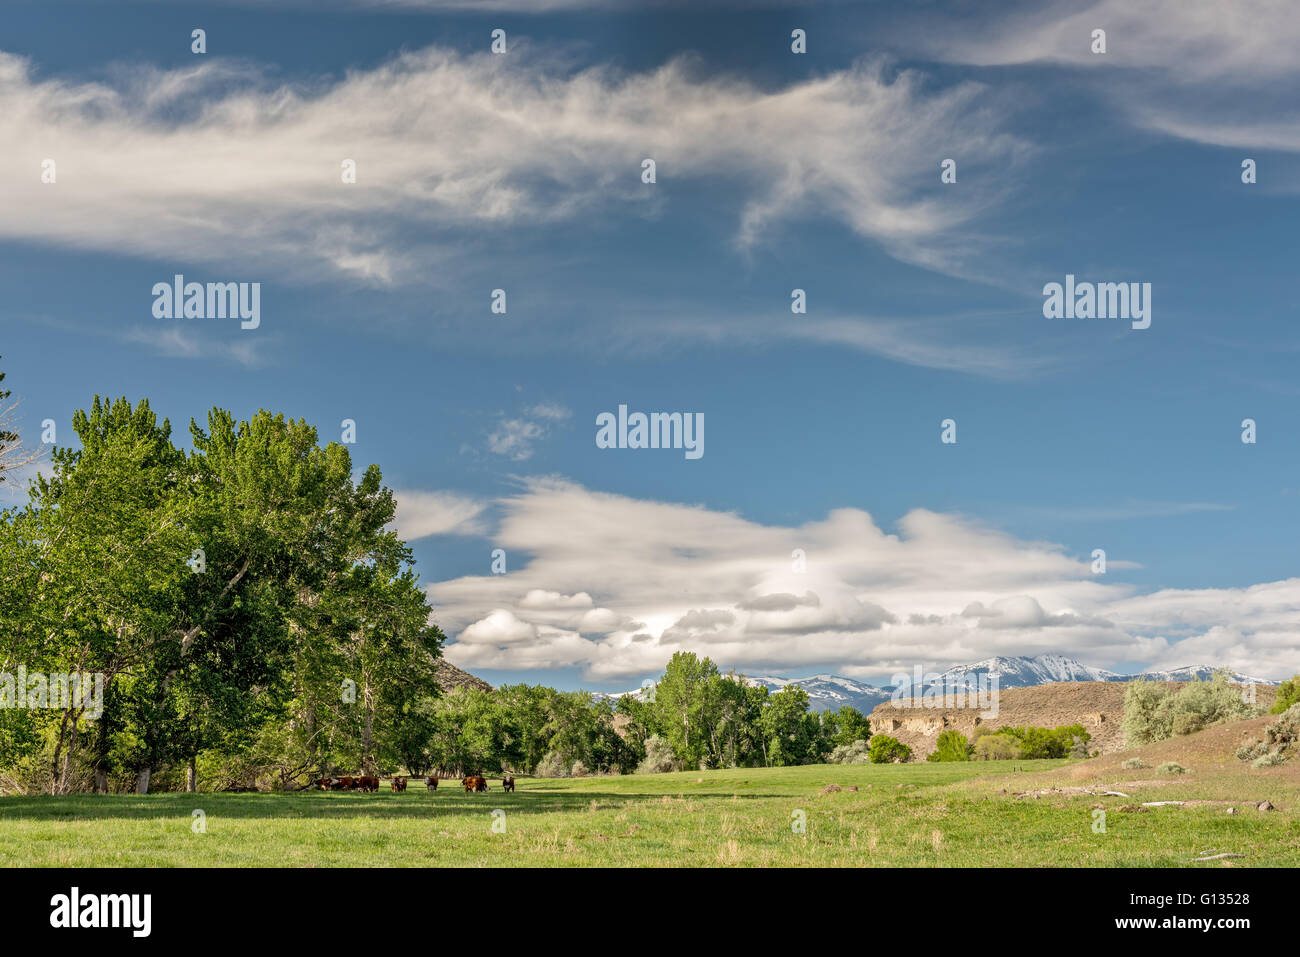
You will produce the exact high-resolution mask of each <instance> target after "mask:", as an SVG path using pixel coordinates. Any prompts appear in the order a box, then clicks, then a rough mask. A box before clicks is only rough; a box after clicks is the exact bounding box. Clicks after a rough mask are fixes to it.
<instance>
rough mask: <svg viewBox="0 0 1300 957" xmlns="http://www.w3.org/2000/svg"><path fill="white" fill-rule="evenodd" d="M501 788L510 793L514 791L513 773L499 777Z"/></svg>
mask: <svg viewBox="0 0 1300 957" xmlns="http://www.w3.org/2000/svg"><path fill="white" fill-rule="evenodd" d="M501 790H503V791H509V792H510V793H511V794H514V793H515V776H514V775H513V774H507V775H505V776H504V777H502V778H501Z"/></svg>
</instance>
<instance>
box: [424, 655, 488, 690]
mask: <svg viewBox="0 0 1300 957" xmlns="http://www.w3.org/2000/svg"><path fill="white" fill-rule="evenodd" d="M434 667H435V668H436V669H437V677H438V686H439V687H440V688H442V690H443V691H444V692H448V691H451V690H452V689H453V688H462V687H464V688H476V689H478V690H479V691H491V690H492V686H491V685H490V684H488V683H487V682H486V681H484V680H483V679H482V678H476V677H475V676H474V675H472V674H470V673H469V672H468V671H461V670H460V669H459V668H457V667H456V666H455V665H453V664H452V663H451V662H450V661H448V660H447V659H445V658H439V659H437V660H436V661H435V662H434Z"/></svg>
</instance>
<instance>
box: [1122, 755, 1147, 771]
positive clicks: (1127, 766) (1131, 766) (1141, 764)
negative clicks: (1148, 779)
mask: <svg viewBox="0 0 1300 957" xmlns="http://www.w3.org/2000/svg"><path fill="white" fill-rule="evenodd" d="M1146 766H1147V763H1146V762H1145V761H1143V760H1142V759H1141V758H1129V759H1128V760H1127V761H1125V762H1124V763H1123V764H1121V765H1120V767H1121V768H1123V769H1124V770H1126V771H1136V770H1137V769H1138V768H1145V767H1146Z"/></svg>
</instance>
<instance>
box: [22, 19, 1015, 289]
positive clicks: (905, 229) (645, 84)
mask: <svg viewBox="0 0 1300 957" xmlns="http://www.w3.org/2000/svg"><path fill="white" fill-rule="evenodd" d="M132 76H133V77H134V78H131V79H122V80H120V81H119V82H117V83H116V84H114V83H112V82H97V83H92V82H72V81H67V80H62V79H57V78H45V77H42V76H41V75H39V74H38V73H37V72H36V70H35V69H34V67H33V65H32V63H30V62H29V61H28V60H26V59H23V58H21V57H18V56H14V55H10V54H3V53H0V141H3V142H5V143H10V144H15V148H13V149H6V150H5V151H3V152H2V153H0V204H3V207H4V210H5V215H4V216H3V217H0V237H5V238H10V239H19V240H27V241H37V242H45V243H53V244H60V245H70V246H75V247H79V248H89V249H98V250H108V251H112V252H114V253H128V254H138V255H143V256H149V257H157V258H162V259H164V260H171V259H174V257H175V256H176V251H177V250H179V249H183V250H185V254H186V260H187V261H190V260H197V261H207V262H219V263H225V262H230V261H232V260H236V259H238V260H239V261H240V262H241V265H242V267H243V268H245V269H249V268H254V267H256V268H258V269H262V270H270V269H277V270H281V272H282V273H283V272H284V271H286V270H287V271H289V272H290V274H296V273H303V272H311V273H312V274H313V275H322V274H330V275H337V274H342V275H347V276H351V277H352V278H353V279H355V280H360V281H366V282H376V283H390V282H401V281H406V280H411V279H417V278H420V277H425V276H427V275H428V263H429V260H430V257H431V256H442V257H445V256H447V255H452V254H453V253H451V252H449V251H448V250H449V247H450V245H451V244H450V242H448V238H449V237H452V236H454V238H455V239H456V240H457V242H461V241H462V240H464V239H465V238H466V237H467V235H469V234H467V232H466V231H467V230H492V229H497V228H500V227H505V226H516V225H520V224H524V225H527V226H528V227H532V226H535V225H538V224H540V225H543V226H544V225H545V224H547V223H553V222H555V221H557V220H564V219H570V218H572V217H574V216H576V215H577V214H579V213H582V212H584V211H589V210H590V209H592V208H593V207H612V208H614V209H616V210H618V211H620V212H621V213H623V214H631V213H634V212H635V211H636V210H637V209H638V208H648V204H649V197H650V196H652V195H659V194H651V193H649V192H648V191H647V190H646V189H645V187H644V185H643V184H642V183H641V181H640V168H641V166H640V164H641V160H642V159H643V158H645V157H646V156H652V157H654V158H655V159H656V161H657V162H658V164H659V177H660V182H661V183H662V184H667V183H671V182H672V181H673V180H675V179H688V180H689V179H693V178H694V179H698V180H703V179H705V178H711V179H716V178H718V177H722V178H723V179H724V180H725V182H726V183H728V184H730V185H731V186H732V187H734V188H735V189H736V190H738V191H739V193H740V198H739V199H738V200H737V202H738V204H739V205H738V206H737V207H736V208H735V209H734V211H733V213H734V216H735V237H736V241H737V243H738V244H740V245H741V246H747V245H751V244H753V243H755V242H757V241H759V240H760V238H761V237H764V236H765V235H766V234H767V233H768V232H769V231H770V229H771V228H772V226H773V225H774V224H775V223H776V222H777V221H779V220H782V219H784V218H786V217H788V216H794V215H797V216H809V215H822V216H828V217H831V218H833V219H835V220H838V221H840V222H842V223H845V224H846V225H848V226H849V227H850V228H852V229H853V230H854V231H856V232H857V233H859V234H860V235H862V236H864V237H868V238H870V239H873V240H878V241H879V242H881V243H882V244H883V245H884V246H885V248H886V249H888V250H889V251H890V252H892V253H893V254H894V255H896V256H898V257H900V258H903V259H906V260H909V261H913V262H921V263H924V264H926V265H928V266H932V267H939V268H942V266H943V265H944V263H946V262H950V261H956V260H958V259H961V258H962V257H964V256H965V255H967V253H968V251H969V248H970V246H971V243H972V241H973V240H972V238H971V237H963V236H962V235H961V234H960V229H959V228H960V227H961V225H962V224H963V223H964V222H966V221H967V220H968V219H970V217H972V216H973V215H974V214H976V213H977V212H979V211H981V210H982V209H984V208H986V207H987V204H988V203H989V202H991V201H993V200H994V197H992V196H991V195H990V194H988V193H986V192H982V191H980V190H979V189H977V188H975V187H974V185H973V184H972V185H971V186H968V187H966V188H964V189H963V190H961V192H960V194H954V193H951V192H947V193H940V192H939V189H938V187H937V185H936V184H937V183H938V172H937V171H938V162H939V160H940V159H941V158H943V157H944V156H946V155H948V154H949V153H951V152H952V150H953V147H954V145H955V144H959V145H960V151H961V155H962V156H963V157H964V162H965V163H967V164H969V165H970V166H978V165H979V164H981V163H992V162H996V163H999V164H1002V163H1005V162H1007V161H1009V160H1011V159H1014V158H1015V157H1016V156H1018V155H1021V154H1022V153H1023V152H1024V150H1025V146H1024V144H1023V143H1021V142H1019V141H1017V140H1016V139H1014V138H1013V137H1011V136H1009V135H1007V134H1005V133H1002V132H1000V131H999V121H1000V118H1001V117H1000V115H999V112H998V108H997V107H996V106H995V105H994V104H993V103H991V102H989V101H988V98H987V97H986V96H985V91H984V89H983V88H982V87H980V86H978V85H976V84H973V83H963V84H960V85H957V86H952V87H948V88H943V89H931V88H929V86H927V84H926V83H925V82H924V79H923V77H921V76H920V75H918V74H916V73H914V72H902V73H899V74H898V75H896V76H893V75H890V74H889V73H888V72H887V71H886V69H885V68H884V67H883V66H882V65H881V64H880V63H862V64H859V65H857V66H855V67H853V68H851V69H847V70H841V71H837V72H831V73H827V74H822V75H818V76H816V77H814V78H812V79H808V80H804V81H800V82H797V83H793V84H790V85H787V86H785V87H782V88H779V89H772V90H769V89H761V88H759V87H757V86H755V85H753V84H751V83H749V82H747V81H745V80H741V79H736V78H732V77H711V76H703V75H701V71H700V65H699V63H698V62H696V61H692V60H690V59H685V58H684V59H677V60H674V61H672V62H669V63H667V64H665V65H663V66H661V67H659V68H657V69H653V70H649V71H646V72H641V73H630V74H627V73H620V72H618V71H615V70H613V69H611V68H608V67H593V68H590V69H585V70H582V71H579V72H573V71H572V70H571V69H568V68H567V67H564V66H562V65H560V64H558V63H557V62H555V61H554V60H549V59H547V58H546V57H544V56H542V55H540V54H535V52H534V51H530V50H529V48H528V45H527V44H526V43H520V42H517V43H516V45H515V47H514V50H513V52H512V53H511V55H510V56H508V57H501V56H495V57H494V56H492V55H491V54H489V53H486V52H485V53H482V54H478V55H473V56H462V55H459V54H457V53H454V52H451V51H448V50H444V49H438V48H429V49H425V50H422V51H419V52H410V53H405V54H403V55H401V56H399V57H397V58H395V59H393V60H392V61H390V62H387V63H385V64H383V65H381V66H378V67H375V68H372V69H368V70H357V71H352V72H349V73H348V74H347V75H346V76H345V77H344V78H342V79H340V80H337V81H333V82H330V81H319V82H313V83H306V82H302V83H296V84H284V85H279V86H276V85H273V84H271V83H270V82H269V81H268V80H267V78H266V76H265V75H263V74H262V73H261V71H260V70H258V69H257V68H255V67H252V66H248V65H244V64H238V63H233V62H230V61H222V60H219V59H217V58H213V59H211V60H205V62H204V64H202V65H200V66H198V67H186V68H185V69H181V70H173V71H145V72H143V73H141V72H140V71H139V70H137V71H135V72H134V73H133V74H132ZM47 158H48V159H52V160H54V161H55V162H56V164H57V177H58V178H57V183H56V184H54V185H46V184H42V183H41V182H40V170H41V162H42V161H43V160H44V159H47ZM344 159H354V160H356V162H357V169H358V172H357V180H358V181H357V183H356V184H355V185H344V184H342V183H341V182H340V164H341V163H342V161H343V160H344ZM927 169H928V170H931V171H932V175H922V171H924V170H927Z"/></svg>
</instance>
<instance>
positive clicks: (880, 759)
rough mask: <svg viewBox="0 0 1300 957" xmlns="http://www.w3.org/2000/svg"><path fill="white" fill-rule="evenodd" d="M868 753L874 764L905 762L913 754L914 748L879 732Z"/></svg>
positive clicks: (873, 739) (872, 740)
mask: <svg viewBox="0 0 1300 957" xmlns="http://www.w3.org/2000/svg"><path fill="white" fill-rule="evenodd" d="M867 753H868V754H869V755H870V757H871V763H872V764H891V763H894V762H899V763H903V762H906V761H907V760H908V759H909V758H910V757H911V756H912V749H911V748H909V747H908V746H907V745H905V744H903V742H901V741H899V740H898V739H897V738H891V737H890V736H889V735H887V734H878V735H876V736H875V737H873V738H872V739H871V745H870V747H869V749H868V751H867Z"/></svg>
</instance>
